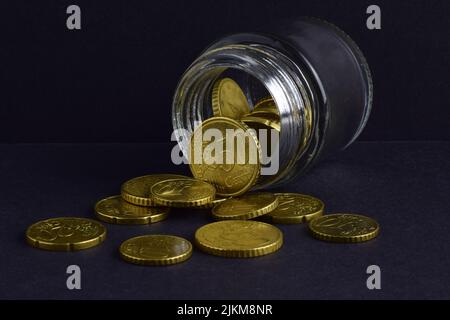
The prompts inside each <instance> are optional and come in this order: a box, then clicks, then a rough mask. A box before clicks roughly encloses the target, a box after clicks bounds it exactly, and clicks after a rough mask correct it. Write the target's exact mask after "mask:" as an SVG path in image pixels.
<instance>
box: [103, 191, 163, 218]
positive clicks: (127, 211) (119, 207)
mask: <svg viewBox="0 0 450 320" xmlns="http://www.w3.org/2000/svg"><path fill="white" fill-rule="evenodd" d="M169 211H170V208H168V207H140V206H136V205H134V204H131V203H128V202H126V201H125V200H123V199H122V197H121V196H112V197H109V198H106V199H103V200H100V201H99V202H97V203H96V204H95V213H96V215H97V218H99V219H100V220H103V221H105V222H109V223H116V224H149V223H155V222H158V221H161V220H164V219H165V218H167V215H168V214H169Z"/></svg>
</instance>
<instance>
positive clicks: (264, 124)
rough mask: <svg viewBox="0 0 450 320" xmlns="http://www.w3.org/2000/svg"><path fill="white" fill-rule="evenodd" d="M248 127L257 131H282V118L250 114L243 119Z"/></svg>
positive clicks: (271, 115)
mask: <svg viewBox="0 0 450 320" xmlns="http://www.w3.org/2000/svg"><path fill="white" fill-rule="evenodd" d="M241 121H242V122H244V123H245V124H246V125H248V126H249V127H250V128H253V129H255V130H258V129H275V130H277V131H280V129H281V125H280V118H278V116H277V115H274V114H271V113H258V114H253V113H251V114H249V115H246V116H245V117H243V118H242V119H241Z"/></svg>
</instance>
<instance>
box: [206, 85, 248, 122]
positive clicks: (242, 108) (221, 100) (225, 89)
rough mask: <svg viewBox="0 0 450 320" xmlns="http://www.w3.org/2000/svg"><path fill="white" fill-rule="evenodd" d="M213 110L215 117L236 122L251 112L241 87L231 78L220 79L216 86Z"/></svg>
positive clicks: (213, 94) (213, 93)
mask: <svg viewBox="0 0 450 320" xmlns="http://www.w3.org/2000/svg"><path fill="white" fill-rule="evenodd" d="M212 108H213V113H214V115H215V116H221V117H228V118H231V119H236V120H239V119H240V118H242V116H244V115H245V114H247V113H249V112H250V107H249V106H248V102H247V98H246V96H245V94H244V93H243V92H242V89H241V88H240V87H239V85H238V84H237V83H236V82H235V81H234V80H232V79H230V78H223V79H220V80H218V81H217V82H216V83H215V84H214V87H213V91H212Z"/></svg>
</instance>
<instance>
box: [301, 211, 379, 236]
mask: <svg viewBox="0 0 450 320" xmlns="http://www.w3.org/2000/svg"><path fill="white" fill-rule="evenodd" d="M348 214H350V215H353V216H361V217H364V218H369V219H371V220H373V221H374V222H375V224H376V226H377V228H376V229H375V230H374V231H372V232H369V233H367V234H363V235H356V236H335V235H330V234H327V233H323V232H319V231H317V230H313V229H312V227H311V222H312V221H314V220H315V219H313V220H311V221H310V224H309V232H310V234H311V235H312V236H313V237H314V238H316V239H319V240H323V241H327V242H335V243H360V242H365V241H369V240H372V239H374V238H376V237H377V236H378V235H379V234H380V224H379V223H378V222H377V221H375V220H374V219H372V218H370V217H366V216H363V215H360V214H354V213H348ZM333 215H334V214H333ZM327 216H328V215H327ZM318 218H320V217H317V218H316V219H318Z"/></svg>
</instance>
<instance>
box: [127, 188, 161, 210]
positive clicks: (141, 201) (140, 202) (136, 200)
mask: <svg viewBox="0 0 450 320" xmlns="http://www.w3.org/2000/svg"><path fill="white" fill-rule="evenodd" d="M120 195H121V196H122V199H123V200H125V201H126V202H129V203H131V204H134V205H137V206H143V207H152V206H154V205H155V203H154V201H153V199H151V198H143V197H138V196H133V195H131V194H129V193H127V192H125V191H124V190H123V188H122V189H121V191H120Z"/></svg>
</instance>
